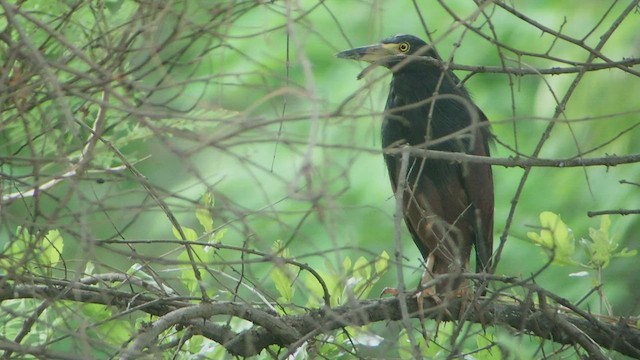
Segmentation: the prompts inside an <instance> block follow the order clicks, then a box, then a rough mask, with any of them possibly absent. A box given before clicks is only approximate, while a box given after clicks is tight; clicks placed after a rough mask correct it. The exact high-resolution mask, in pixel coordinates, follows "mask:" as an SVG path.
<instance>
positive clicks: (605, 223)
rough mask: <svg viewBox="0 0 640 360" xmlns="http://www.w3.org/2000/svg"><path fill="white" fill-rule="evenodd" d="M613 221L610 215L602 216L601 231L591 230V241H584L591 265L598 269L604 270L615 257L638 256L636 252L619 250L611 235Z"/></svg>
mask: <svg viewBox="0 0 640 360" xmlns="http://www.w3.org/2000/svg"><path fill="white" fill-rule="evenodd" d="M610 227H611V220H610V218H609V216H608V215H604V216H602V219H601V220H600V229H593V228H590V229H589V238H590V239H589V240H586V239H583V240H582V243H583V244H584V245H585V246H586V249H587V256H588V257H589V265H591V266H593V267H594V268H596V269H604V268H606V267H607V266H608V265H609V262H610V261H611V259H612V258H614V257H631V256H635V255H636V254H637V251H636V250H628V249H627V248H624V249H622V250H618V246H619V244H618V242H617V241H616V240H615V238H614V237H613V236H611V235H610V234H609V228H610Z"/></svg>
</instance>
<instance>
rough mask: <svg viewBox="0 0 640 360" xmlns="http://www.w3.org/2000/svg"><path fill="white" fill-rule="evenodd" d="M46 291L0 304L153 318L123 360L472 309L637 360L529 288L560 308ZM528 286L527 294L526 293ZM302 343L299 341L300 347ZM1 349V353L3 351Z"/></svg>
mask: <svg viewBox="0 0 640 360" xmlns="http://www.w3.org/2000/svg"><path fill="white" fill-rule="evenodd" d="M47 282H48V284H46V285H44V284H43V285H13V284H11V282H10V281H8V279H6V278H2V277H0V283H3V284H4V285H3V286H2V287H1V288H0V301H2V300H6V299H19V298H34V299H49V300H52V301H55V300H71V301H76V302H82V303H96V304H103V305H107V306H116V307H119V308H122V309H126V311H134V310H138V311H142V312H145V313H148V314H151V315H154V316H158V317H159V318H158V319H157V320H156V321H155V322H154V323H153V324H152V325H151V326H149V327H147V328H145V329H143V330H142V331H141V333H140V334H138V335H137V337H136V338H135V339H134V341H133V342H132V343H131V345H130V346H129V348H128V349H126V350H125V351H124V352H123V354H122V355H121V356H122V358H123V359H127V358H131V357H132V356H134V357H135V356H138V355H140V354H141V353H142V352H144V351H145V349H147V348H153V347H154V346H153V345H154V344H153V343H154V342H156V341H157V337H158V334H159V333H161V332H162V331H164V330H166V329H169V328H171V327H172V326H189V327H191V328H193V329H194V330H195V331H196V332H197V333H200V334H202V335H203V336H205V337H207V338H209V339H211V340H213V341H216V342H218V343H220V344H222V345H223V346H224V347H225V348H226V349H227V351H229V353H231V354H233V355H236V356H252V355H256V354H259V353H260V352H261V351H262V350H264V349H266V348H267V347H268V346H270V345H278V346H282V347H295V346H298V345H300V344H301V343H302V342H304V340H305V339H309V338H311V337H313V336H316V335H318V334H322V333H330V332H332V331H334V330H337V329H341V328H343V327H345V326H364V325H367V324H371V323H375V322H380V321H396V320H401V319H402V311H401V305H403V306H405V305H406V309H407V312H408V314H409V317H411V318H414V319H420V318H424V319H438V320H442V319H443V320H445V321H446V320H454V319H451V318H448V316H449V315H448V314H460V313H461V306H473V311H469V312H468V313H469V314H470V315H469V317H468V318H466V319H465V321H470V322H474V323H480V324H483V326H490V325H493V326H508V327H510V328H512V329H515V330H516V331H518V332H519V333H523V334H529V335H533V336H537V337H540V338H542V339H548V340H551V341H554V342H556V343H559V344H570V345H577V346H580V347H582V348H583V349H584V350H585V351H586V352H588V353H589V355H590V356H591V358H594V359H600V358H602V359H604V358H606V356H605V355H603V354H602V352H601V349H610V350H615V351H617V352H620V353H622V354H624V355H628V356H631V357H634V358H638V359H640V329H638V328H637V327H636V326H635V325H634V324H632V323H631V321H628V319H624V318H612V317H601V316H597V315H592V314H589V313H587V312H584V311H582V310H579V309H577V308H575V307H574V306H572V305H571V304H570V302H569V301H567V300H564V299H562V298H560V297H558V296H557V295H555V294H552V293H549V292H546V291H545V290H543V289H541V288H539V287H538V286H536V285H533V284H522V283H520V284H517V282H512V281H508V280H505V281H504V282H507V283H511V285H513V286H517V285H521V286H524V287H528V288H530V289H531V290H533V291H535V292H537V293H539V294H543V296H545V297H547V298H549V299H552V300H553V301H554V302H555V303H557V304H558V306H555V307H554V306H551V305H549V304H546V303H544V302H543V303H542V304H541V305H540V306H538V305H533V304H531V303H528V302H515V301H512V302H505V301H503V300H499V299H496V298H488V299H485V300H482V301H480V302H477V303H473V304H462V302H461V301H460V300H459V299H458V300H453V301H450V302H447V303H446V306H444V304H443V303H435V302H433V301H431V300H430V299H425V302H424V305H423V311H422V313H421V312H420V310H419V307H418V304H417V301H416V299H415V297H412V296H408V297H406V302H405V303H403V304H401V302H400V300H399V299H398V298H389V299H379V300H365V301H354V302H351V303H349V304H347V305H343V306H340V307H335V308H328V307H323V308H320V309H312V310H310V311H308V312H307V313H305V314H303V315H292V316H278V315H277V314H274V313H273V312H272V311H271V310H269V309H267V308H265V307H261V306H252V305H249V304H246V303H238V302H213V303H198V304H194V303H191V302H188V301H185V300H197V299H185V298H177V297H172V298H157V297H152V296H148V295H140V294H136V293H127V292H122V291H116V290H111V289H103V288H97V287H93V286H89V285H84V284H80V283H73V282H69V281H63V280H47ZM528 285H531V286H528ZM214 315H228V316H234V317H239V318H242V319H245V320H247V321H250V322H252V323H253V325H252V327H251V328H249V329H247V330H245V331H242V332H239V333H236V332H234V331H232V330H231V329H229V328H228V327H226V326H222V325H219V324H217V323H216V322H213V321H211V320H208V319H209V318H211V317H212V316H214ZM301 340H302V341H301ZM2 347H3V348H5V349H6V347H4V346H2Z"/></svg>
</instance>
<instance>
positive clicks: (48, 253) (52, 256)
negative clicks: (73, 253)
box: [39, 230, 64, 267]
mask: <svg viewBox="0 0 640 360" xmlns="http://www.w3.org/2000/svg"><path fill="white" fill-rule="evenodd" d="M42 241H43V243H42V249H41V251H40V258H39V260H40V263H41V264H42V265H43V266H44V267H51V266H55V265H57V264H58V262H59V261H60V254H62V249H63V248H64V239H62V236H61V235H60V231H58V230H49V232H47V234H46V235H45V236H44V238H43V239H42Z"/></svg>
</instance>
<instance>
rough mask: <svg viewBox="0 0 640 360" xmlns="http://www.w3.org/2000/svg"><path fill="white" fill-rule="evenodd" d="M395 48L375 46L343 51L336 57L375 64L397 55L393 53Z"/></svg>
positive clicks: (388, 45)
mask: <svg viewBox="0 0 640 360" xmlns="http://www.w3.org/2000/svg"><path fill="white" fill-rule="evenodd" d="M394 48H395V46H394V45H392V44H375V45H369V46H363V47H359V48H355V49H350V50H345V51H341V52H339V53H337V54H336V57H339V58H341V59H352V60H361V61H367V62H370V63H373V62H376V61H378V60H380V59H383V58H385V57H388V56H393V55H396V52H395V51H393V49H394Z"/></svg>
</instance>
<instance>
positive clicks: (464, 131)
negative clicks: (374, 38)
mask: <svg viewBox="0 0 640 360" xmlns="http://www.w3.org/2000/svg"><path fill="white" fill-rule="evenodd" d="M337 56H338V57H339V58H344V59H354V60H363V61H367V62H370V63H373V64H377V65H382V66H385V67H387V68H388V69H390V70H391V71H392V73H393V79H392V80H391V85H390V89H389V97H388V99H387V107H386V111H385V117H384V121H383V123H382V146H383V148H384V149H385V150H388V149H392V148H394V147H401V146H404V145H408V146H411V147H414V148H419V149H432V150H440V151H448V152H458V153H467V154H473V155H480V156H489V140H490V139H491V133H490V131H489V128H488V123H487V118H486V116H485V115H484V114H483V113H482V111H481V110H480V109H479V108H478V107H477V106H476V105H475V104H474V103H473V101H472V100H471V97H470V96H469V94H468V93H467V91H466V90H465V88H464V87H463V86H462V84H461V82H460V80H459V79H458V78H457V77H456V76H455V75H454V74H453V72H451V71H445V70H443V65H444V63H443V61H442V59H441V58H440V56H438V54H437V52H436V51H435V49H433V48H432V47H430V46H428V45H427V43H425V42H424V41H422V40H420V39H419V38H417V37H415V36H412V35H397V36H394V37H390V38H388V39H385V40H382V42H381V43H380V44H375V45H371V46H365V47H360V48H356V49H351V50H346V51H343V52H340V53H338V54H337ZM412 154H413V155H410V156H409V157H408V158H406V159H407V160H408V162H407V163H406V164H405V166H404V168H405V169H407V171H406V172H404V173H401V168H403V166H402V156H400V155H398V152H395V153H394V154H390V153H386V154H385V155H384V159H385V162H386V163H387V168H388V170H389V177H390V178H391V186H392V188H393V191H394V193H395V194H398V192H397V187H398V184H405V185H404V189H402V190H403V193H402V201H403V204H402V205H403V212H404V213H403V215H404V219H405V222H406V224H407V227H408V228H409V232H410V233H411V236H412V237H413V241H414V242H415V243H416V245H417V246H418V249H420V253H421V254H422V257H423V258H424V261H425V267H426V271H425V276H424V277H423V280H422V284H424V283H425V282H426V281H428V280H430V279H432V278H434V277H435V276H437V275H441V274H449V276H447V277H444V278H443V279H439V280H442V281H439V282H438V285H437V286H436V288H435V290H433V292H431V294H435V293H442V292H445V291H451V290H454V291H458V290H462V291H464V290H463V289H462V284H463V283H464V282H463V281H462V280H460V277H458V276H456V274H460V273H461V272H464V271H466V270H467V269H468V266H469V257H470V255H471V249H472V247H475V251H476V271H477V272H490V271H491V254H492V247H493V245H492V244H493V237H492V233H493V206H494V204H493V176H492V173H491V166H490V165H486V164H479V163H473V162H455V161H449V160H440V159H435V158H429V157H428V156H426V157H425V156H422V155H420V154H415V152H414V153H412ZM407 160H405V161H407ZM401 180H402V181H401Z"/></svg>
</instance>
